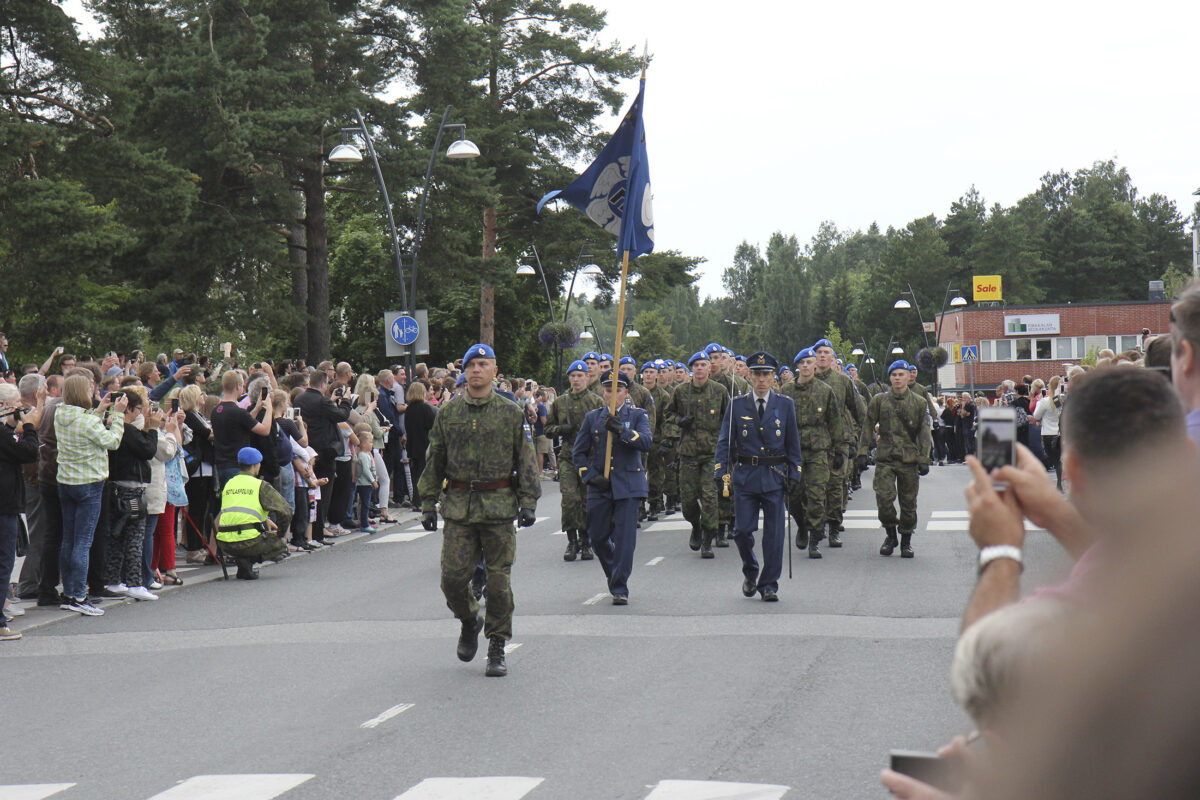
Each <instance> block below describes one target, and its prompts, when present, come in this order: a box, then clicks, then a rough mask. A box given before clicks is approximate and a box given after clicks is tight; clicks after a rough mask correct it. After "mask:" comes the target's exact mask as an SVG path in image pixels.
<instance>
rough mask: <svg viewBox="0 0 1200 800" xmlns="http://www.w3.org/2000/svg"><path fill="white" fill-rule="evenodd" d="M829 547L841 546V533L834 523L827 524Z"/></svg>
mask: <svg viewBox="0 0 1200 800" xmlns="http://www.w3.org/2000/svg"><path fill="white" fill-rule="evenodd" d="M829 546H830V547H841V546H842V531H841V529H839V528H838V524H837V523H836V522H831V523H829Z"/></svg>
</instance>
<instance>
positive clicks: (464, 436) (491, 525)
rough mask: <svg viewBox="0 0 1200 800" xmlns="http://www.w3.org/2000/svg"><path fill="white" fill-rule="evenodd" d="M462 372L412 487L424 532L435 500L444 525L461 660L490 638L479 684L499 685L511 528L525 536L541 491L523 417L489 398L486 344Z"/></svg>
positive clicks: (433, 526)
mask: <svg viewBox="0 0 1200 800" xmlns="http://www.w3.org/2000/svg"><path fill="white" fill-rule="evenodd" d="M462 368H463V374H464V375H466V378H467V383H466V391H465V392H463V393H462V394H460V395H458V396H457V397H455V398H453V399H452V400H450V401H449V402H447V403H446V404H445V405H443V406H442V408H441V411H439V412H438V415H437V417H436V418H435V419H434V421H433V429H432V430H430V432H429V450H428V455H427V459H426V464H425V471H424V472H422V473H421V480H420V483H419V485H418V487H417V490H418V493H419V494H420V496H421V505H422V514H421V525H422V527H424V528H425V530H427V531H433V530H437V509H436V503H437V501H438V497H439V495H440V496H441V505H442V518H443V519H444V520H445V526H444V530H443V532H442V594H443V595H445V597H446V605H447V606H448V607H449V608H450V611H451V612H452V613H453V614H454V616H455V617H456V618H457V619H458V620H459V621H461V622H462V631H461V632H460V634H459V637H458V657H459V659H460V660H461V661H471V660H472V659H474V658H475V652H476V651H477V650H478V649H479V632H480V631H483V633H484V635H485V636H487V638H488V663H487V670H486V672H485V674H486V675H488V676H490V677H501V676H504V675H507V674H508V667H507V665H506V664H505V663H504V643H505V642H506V641H508V640H509V639H511V638H512V615H513V595H512V585H511V583H510V579H509V573H510V571H511V570H512V565H513V560H514V559H515V558H516V555H517V534H516V530H514V528H513V519H514V518H516V520H517V524H518V525H519V526H520V527H522V528H527V527H530V526H531V525H533V523H534V521H535V519H536V518H535V516H534V509H535V508H536V507H537V500H538V497H540V496H541V494H542V487H541V484H540V483H539V481H538V469H537V462H536V460H535V458H534V452H533V438H532V436H530V433H529V430H528V428H527V427H526V425H525V414H524V412H522V411H521V409H520V407H518V406H517V405H516V404H515V403H510V402H508V401H507V400H505V399H504V398H503V397H501V396H500V395H498V394H496V393H495V392H494V391H492V381H493V380H494V379H495V377H496V353H495V352H494V351H493V350H492V348H491V347H490V346H488V345H486V344H475V345H471V348H470V349H469V350H467V352H466V354H465V355H464V356H463V364H462ZM443 489H444V490H445V491H444V492H443ZM481 555H482V557H483V561H484V568H485V569H486V572H487V590H488V602H487V619H486V621H485V620H481V619H480V618H479V601H478V600H476V599H475V596H474V594H473V593H472V592H471V574H472V573H473V572H474V571H475V566H476V564H478V563H479V559H480V556H481Z"/></svg>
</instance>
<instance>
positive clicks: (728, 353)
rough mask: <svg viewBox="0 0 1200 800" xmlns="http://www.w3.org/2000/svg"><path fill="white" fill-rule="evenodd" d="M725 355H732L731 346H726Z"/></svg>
mask: <svg viewBox="0 0 1200 800" xmlns="http://www.w3.org/2000/svg"><path fill="white" fill-rule="evenodd" d="M725 355H727V356H731V355H733V349H732V348H730V347H726V348H725Z"/></svg>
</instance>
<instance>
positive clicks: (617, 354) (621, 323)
mask: <svg viewBox="0 0 1200 800" xmlns="http://www.w3.org/2000/svg"><path fill="white" fill-rule="evenodd" d="M628 277H629V251H628V250H626V251H625V255H624V256H623V257H622V258H621V299H620V302H619V303H618V304H617V344H616V347H614V348H613V366H612V375H610V376H609V382H608V386H609V389H610V391H609V401H608V413H609V414H612V415H614V416H615V415H616V413H617V373H618V372H620V367H619V364H620V363H621V339H622V338H623V336H624V334H625V281H626V279H627V278H628ZM612 448H613V433H612V431H609V432H608V437H607V443H606V444H605V446H604V477H606V478H607V477H608V473H609V470H610V469H611V467H612Z"/></svg>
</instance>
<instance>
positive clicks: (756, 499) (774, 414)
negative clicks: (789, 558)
mask: <svg viewBox="0 0 1200 800" xmlns="http://www.w3.org/2000/svg"><path fill="white" fill-rule="evenodd" d="M747 362H748V366H749V369H750V375H751V380H752V381H753V383H754V388H753V389H752V390H751V391H749V392H747V393H746V394H743V395H740V396H738V397H736V398H734V399H733V401H732V402H730V403H729V405H728V407H727V408H726V411H725V418H724V420H723V421H722V422H721V434H720V437H719V438H718V440H717V454H716V465H715V466H716V476H717V478H718V480H720V481H721V482H722V484H723V486H725V487H732V493H733V497H734V509H735V512H734V532H733V541H734V543H735V544H736V545H737V548H738V553H739V554H740V555H741V557H742V575H743V578H744V579H743V581H742V594H743V595H745V596H746V597H753V596H754V595H755V593H756V592H757V593H760V594H761V595H762V599H763V600H765V601H767V602H775V601H776V600H778V599H779V595H778V592H779V574H780V572H781V571H782V570H783V548H784V547H786V546H787V536H786V533H785V530H784V516H783V515H784V514H785V513H786V511H785V508H784V506H785V504H786V501H787V497H786V492H787V489H786V487H787V484H788V483H789V482H790V481H799V479H800V476H801V472H800V467H801V456H800V437H799V434H798V432H797V426H796V409H795V406H794V405H793V403H792V401H791V400H790V399H788V398H787V397H785V396H783V395H781V394H777V393H776V392H773V391H771V385H772V384H773V383H774V382H775V368H776V366H777V363H776V361H775V358H774V356H772V355H771V354H770V353H766V352H758V353H755V354H754V355H752V356H750V357H749V359H747ZM759 511H761V512H762V515H763V540H762V552H763V560H762V571H761V572H760V571H759V564H758V559H756V558H755V556H754V531H755V530H756V529H757V528H758V514H759Z"/></svg>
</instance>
